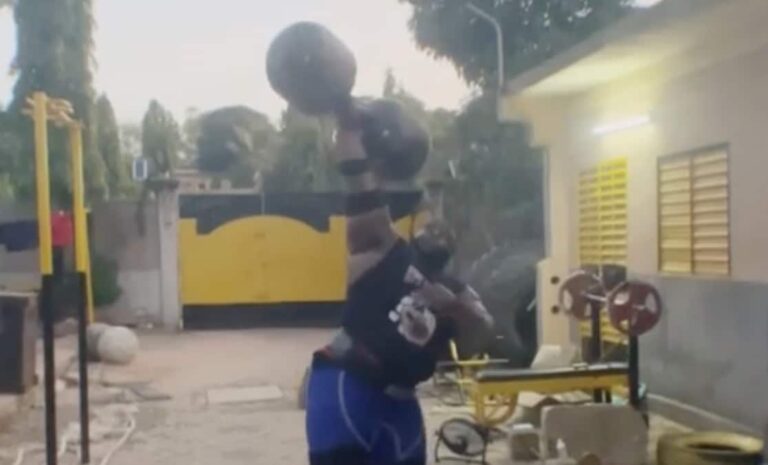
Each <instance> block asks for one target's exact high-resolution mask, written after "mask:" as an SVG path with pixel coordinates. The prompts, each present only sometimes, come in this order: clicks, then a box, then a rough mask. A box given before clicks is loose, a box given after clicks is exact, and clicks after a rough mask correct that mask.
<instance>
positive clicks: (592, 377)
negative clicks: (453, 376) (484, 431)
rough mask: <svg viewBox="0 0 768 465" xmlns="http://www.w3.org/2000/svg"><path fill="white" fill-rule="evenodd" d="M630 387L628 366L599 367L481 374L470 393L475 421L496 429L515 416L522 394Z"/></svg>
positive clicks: (606, 365)
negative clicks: (519, 397)
mask: <svg viewBox="0 0 768 465" xmlns="http://www.w3.org/2000/svg"><path fill="white" fill-rule="evenodd" d="M495 375H498V376H495ZM505 375H506V378H505ZM628 386H629V370H628V368H627V366H626V365H625V364H600V365H591V366H585V367H572V368H563V369H554V370H535V369H534V370H486V371H480V372H478V373H477V376H476V378H475V380H474V382H473V383H471V386H470V388H469V389H470V398H471V399H472V404H473V406H474V412H473V416H474V419H475V421H476V422H477V424H478V425H480V426H483V427H486V428H494V427H497V426H499V425H501V424H503V423H505V422H507V421H508V420H509V419H510V418H511V417H512V415H514V413H515V408H516V407H517V398H518V395H519V394H520V393H522V392H536V393H539V394H562V393H566V392H573V391H582V390H583V391H588V390H605V391H610V390H614V389H616V388H625V389H626V388H627V387H628Z"/></svg>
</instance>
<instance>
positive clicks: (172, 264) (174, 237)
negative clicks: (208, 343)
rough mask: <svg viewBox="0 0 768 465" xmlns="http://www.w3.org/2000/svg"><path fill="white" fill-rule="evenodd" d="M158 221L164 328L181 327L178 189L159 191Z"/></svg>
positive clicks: (175, 328) (173, 328) (161, 309)
mask: <svg viewBox="0 0 768 465" xmlns="http://www.w3.org/2000/svg"><path fill="white" fill-rule="evenodd" d="M157 222H158V228H157V230H158V234H159V239H160V240H159V243H160V305H161V308H160V315H161V321H162V324H163V328H164V329H166V330H169V331H177V330H179V329H181V328H182V319H181V302H180V299H179V232H178V225H179V196H178V193H177V191H176V189H173V188H171V189H160V190H159V192H158V193H157Z"/></svg>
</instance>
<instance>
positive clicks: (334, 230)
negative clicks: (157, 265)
mask: <svg viewBox="0 0 768 465" xmlns="http://www.w3.org/2000/svg"><path fill="white" fill-rule="evenodd" d="M388 202H389V205H390V211H391V213H392V216H393V219H394V220H395V224H396V228H397V230H398V232H399V233H400V234H401V235H402V236H403V237H405V238H410V236H411V235H412V233H413V232H414V231H415V230H416V229H417V228H418V224H417V223H418V222H420V221H422V220H423V218H424V216H423V215H421V214H420V213H419V206H420V204H421V193H419V192H397V193H391V194H389V195H388ZM345 235H346V227H345V218H344V214H343V195H342V194H340V193H286V194H272V195H270V194H268V195H267V196H266V197H265V198H262V197H261V196H260V195H251V194H231V195H229V194H187V195H182V196H181V197H180V199H179V261H180V263H179V269H180V288H181V302H182V306H183V310H184V323H185V327H190V326H191V327H195V326H218V325H217V321H216V320H217V318H218V317H219V316H220V317H221V318H222V319H223V318H225V316H224V315H225V313H226V314H227V316H226V318H231V317H232V316H231V313H232V312H233V311H234V312H238V313H241V314H242V313H246V314H247V313H253V312H258V311H263V310H269V309H272V310H275V311H277V312H280V311H282V312H287V311H288V309H290V310H291V311H299V312H312V311H313V308H315V307H322V308H329V306H331V307H332V306H338V304H339V303H341V302H342V301H343V300H344V298H345V292H346V240H345ZM246 316H247V315H246ZM195 320H205V321H206V323H198V322H196V321H195Z"/></svg>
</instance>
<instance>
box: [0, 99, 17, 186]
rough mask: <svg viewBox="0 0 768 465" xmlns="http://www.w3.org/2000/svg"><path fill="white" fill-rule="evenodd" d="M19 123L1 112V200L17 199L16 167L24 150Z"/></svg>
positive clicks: (4, 112)
mask: <svg viewBox="0 0 768 465" xmlns="http://www.w3.org/2000/svg"><path fill="white" fill-rule="evenodd" d="M17 123H18V122H17V121H16V119H15V118H13V115H11V114H10V113H9V112H6V111H2V110H0V200H12V199H13V198H14V197H15V191H16V181H17V176H16V173H18V170H17V167H16V165H17V163H18V161H19V159H20V158H21V150H22V144H21V138H20V137H19V135H18V129H19V128H18V124H17Z"/></svg>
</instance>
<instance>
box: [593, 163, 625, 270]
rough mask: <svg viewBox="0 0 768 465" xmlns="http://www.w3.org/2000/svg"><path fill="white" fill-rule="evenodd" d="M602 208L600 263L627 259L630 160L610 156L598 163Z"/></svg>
mask: <svg viewBox="0 0 768 465" xmlns="http://www.w3.org/2000/svg"><path fill="white" fill-rule="evenodd" d="M598 172H599V181H598V192H599V194H598V195H599V200H598V205H599V208H600V220H599V224H600V241H599V242H600V264H601V265H626V263H627V160H626V159H625V158H619V159H613V160H608V161H605V162H603V163H601V164H600V165H599V166H598Z"/></svg>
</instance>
